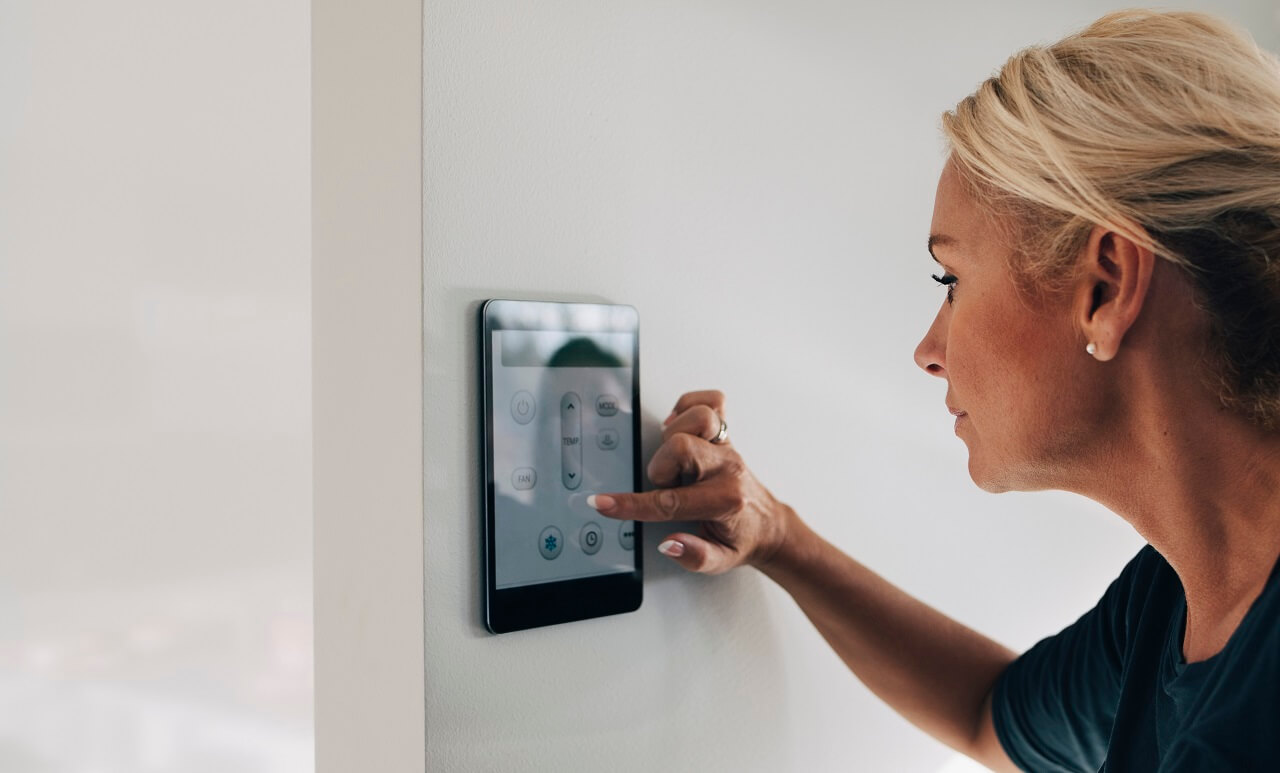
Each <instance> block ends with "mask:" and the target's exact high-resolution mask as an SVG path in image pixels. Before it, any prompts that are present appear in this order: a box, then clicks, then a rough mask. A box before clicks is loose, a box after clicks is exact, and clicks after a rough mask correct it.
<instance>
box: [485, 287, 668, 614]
mask: <svg viewBox="0 0 1280 773" xmlns="http://www.w3.org/2000/svg"><path fill="white" fill-rule="evenodd" d="M565 307H573V308H572V309H566V308H565ZM574 310H576V311H580V312H586V313H594V314H595V315H596V316H598V317H599V318H600V324H596V325H591V326H586V325H585V324H584V323H583V322H581V321H580V320H577V319H574V318H573V315H572V314H566V313H565V312H566V311H574ZM548 317H557V318H559V319H563V320H569V322H568V324H565V323H561V324H558V325H555V326H551V327H549V326H548V325H547V322H546V318H548ZM495 330H552V331H555V332H566V333H630V334H632V335H633V336H634V349H633V351H632V357H631V374H632V377H631V422H632V427H631V429H632V432H631V438H632V449H631V450H632V491H639V490H640V483H641V477H640V476H641V474H642V472H641V463H640V461H641V460H640V319H639V314H638V313H637V312H636V310H635V308H634V307H632V306H624V305H614V304H589V303H553V302H547V301H516V300H507V299H496V298H495V299H492V300H489V301H486V302H485V303H484V304H483V305H482V306H481V308H480V380H481V392H482V394H483V395H484V401H483V402H484V404H483V406H482V408H481V411H480V421H481V425H482V431H481V437H482V438H484V449H483V452H482V453H481V457H482V462H481V465H482V468H483V469H482V470H481V481H482V483H483V485H484V492H483V496H482V497H481V499H482V501H483V502H484V513H483V516H482V517H481V519H480V520H481V522H482V524H483V541H484V544H483V547H482V553H483V555H484V625H485V628H487V629H488V630H489V631H490V632H491V633H507V632H510V631H520V630H525V629H528V628H537V627H541V626H545V625H554V624H557V623H568V622H572V621H575V620H586V619H589V618H593V617H603V616H606V615H616V614H621V613H624V612H634V611H635V610H636V609H639V608H640V603H641V601H642V599H643V559H642V555H641V554H642V552H643V551H642V550H641V542H642V537H643V534H642V529H641V525H640V522H639V521H637V522H636V523H635V549H634V551H633V553H634V558H635V567H634V569H633V570H632V571H631V572H618V573H616V574H607V575H599V576H595V577H583V578H579V579H573V580H559V581H556V582H548V583H536V584H532V585H521V586H517V587H514V588H504V589H498V587H497V556H496V544H497V540H496V539H495V536H496V527H497V524H496V522H495V515H496V509H495V508H496V489H495V487H494V462H493V459H494V453H493V451H494V427H493V421H492V417H493V373H494V367H493V357H494V351H493V331H495Z"/></svg>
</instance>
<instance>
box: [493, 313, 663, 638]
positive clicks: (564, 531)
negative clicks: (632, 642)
mask: <svg viewBox="0 0 1280 773" xmlns="http://www.w3.org/2000/svg"><path fill="white" fill-rule="evenodd" d="M479 321H480V368H479V372H480V380H481V384H480V389H481V392H482V400H481V405H482V409H481V412H480V414H481V425H482V432H481V437H483V438H484V447H483V449H482V451H481V457H482V458H481V465H482V470H481V472H482V475H481V480H482V481H483V483H484V491H483V493H482V500H483V508H482V511H483V513H484V515H483V518H482V519H481V521H482V524H483V530H484V541H483V551H484V562H483V563H484V594H485V604H484V624H485V627H486V628H488V629H489V630H490V631H491V632H493V633H506V632H508V631H517V630H522V629H526V628H534V627H538V626H543V625H552V624H555V623H565V622H570V621H573V620H583V619H586V618H591V617H601V616H604V615H612V614H618V613H621V612H631V611H634V610H636V609H638V608H639V606H640V602H641V599H642V596H643V583H642V579H643V567H642V560H641V554H640V551H639V550H637V549H636V545H637V542H638V539H637V538H638V537H639V535H640V525H639V524H638V523H635V522H633V521H614V520H611V519H609V518H605V517H604V516H602V515H600V514H599V513H598V512H596V511H595V509H594V508H592V507H590V506H589V505H588V504H587V497H589V496H590V495H592V494H596V493H605V492H618V491H639V490H640V489H639V487H640V481H641V478H640V475H641V470H640V322H639V315H638V314H637V312H636V310H635V309H634V308H633V307H631V306H622V305H611V304H592V303H549V302H542V301H515V300H501V299H494V300H489V301H486V302H485V303H484V305H483V306H482V308H481V310H480V320H479Z"/></svg>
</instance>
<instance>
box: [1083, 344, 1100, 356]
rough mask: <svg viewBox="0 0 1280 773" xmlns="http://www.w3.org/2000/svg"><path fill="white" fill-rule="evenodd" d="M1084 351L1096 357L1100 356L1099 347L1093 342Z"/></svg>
mask: <svg viewBox="0 0 1280 773" xmlns="http://www.w3.org/2000/svg"><path fill="white" fill-rule="evenodd" d="M1084 350H1085V351H1086V352H1088V353H1089V354H1090V355H1092V356H1094V357H1097V356H1098V345H1097V344H1095V343H1094V342H1093V341H1090V342H1089V345H1088V346H1086V347H1085V348H1084Z"/></svg>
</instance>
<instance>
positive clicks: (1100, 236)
mask: <svg viewBox="0 0 1280 773" xmlns="http://www.w3.org/2000/svg"><path fill="white" fill-rule="evenodd" d="M1155 262H1156V256H1155V253H1153V252H1152V251H1151V248H1150V247H1148V246H1146V245H1144V244H1141V243H1139V242H1137V241H1135V240H1134V239H1132V238H1131V237H1128V236H1125V235H1124V234H1121V233H1118V232H1116V231H1114V230H1111V229H1109V228H1106V227H1104V226H1095V227H1094V229H1093V231H1092V232H1091V233H1090V234H1089V240H1088V242H1087V243H1086V244H1085V248H1084V252H1083V253H1082V254H1081V256H1080V263H1079V264H1078V265H1079V266H1080V278H1079V280H1078V281H1077V283H1076V286H1075V288H1076V289H1075V301H1074V304H1073V308H1074V310H1075V315H1076V324H1077V326H1078V327H1079V328H1080V330H1081V332H1082V333H1083V334H1084V336H1085V341H1086V344H1087V345H1088V349H1087V350H1088V351H1089V353H1090V354H1092V355H1093V356H1094V357H1095V358H1096V359H1098V360H1103V361H1106V360H1110V359H1112V358H1113V357H1115V356H1116V354H1117V353H1118V352H1119V351H1120V345H1121V343H1122V342H1123V341H1124V337H1125V334H1127V333H1128V332H1129V328H1131V327H1133V323H1134V322H1136V321H1137V320H1138V315H1139V314H1140V313H1141V312H1142V304H1143V302H1144V301H1145V300H1146V298H1147V290H1148V288H1150V286H1151V274H1152V272H1153V271H1154V270H1155Z"/></svg>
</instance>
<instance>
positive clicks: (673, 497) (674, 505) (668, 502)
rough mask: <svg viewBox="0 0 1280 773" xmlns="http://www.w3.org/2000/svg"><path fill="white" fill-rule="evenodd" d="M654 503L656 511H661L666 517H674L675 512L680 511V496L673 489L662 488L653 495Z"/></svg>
mask: <svg viewBox="0 0 1280 773" xmlns="http://www.w3.org/2000/svg"><path fill="white" fill-rule="evenodd" d="M654 504H656V505H657V508H658V512H660V513H662V514H663V515H664V516H666V517H667V519H668V520H669V519H672V518H675V516H676V513H678V512H680V496H679V495H678V494H676V492H675V490H674V489H663V490H662V491H659V492H658V495H657V496H656V497H654Z"/></svg>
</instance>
